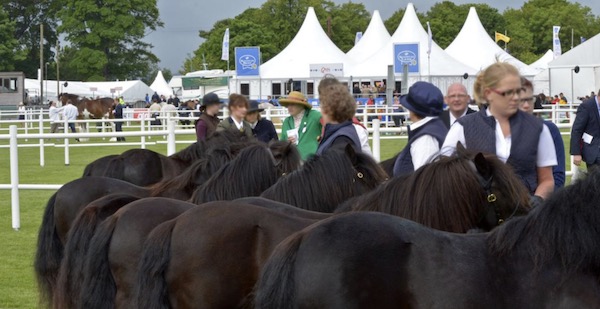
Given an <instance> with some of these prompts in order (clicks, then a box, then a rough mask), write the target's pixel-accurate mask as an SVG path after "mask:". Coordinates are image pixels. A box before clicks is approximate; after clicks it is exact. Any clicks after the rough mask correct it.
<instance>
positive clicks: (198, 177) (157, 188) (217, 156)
mask: <svg viewBox="0 0 600 309" xmlns="http://www.w3.org/2000/svg"><path fill="white" fill-rule="evenodd" d="M232 158H233V156H232V155H231V153H229V151H228V149H227V148H222V149H219V150H214V151H211V152H210V153H209V154H208V155H207V156H206V157H205V158H203V159H200V160H196V161H194V162H193V163H192V165H190V166H189V167H188V168H186V169H185V170H184V171H183V173H182V174H180V175H177V176H176V177H174V178H171V179H167V180H164V181H161V182H158V183H156V184H154V185H152V186H150V195H151V196H163V195H164V193H165V192H181V193H183V194H184V195H186V196H187V197H190V196H192V194H193V192H194V190H195V189H196V188H197V187H198V186H200V185H202V184H203V183H204V182H205V181H206V180H208V179H209V178H210V177H211V176H212V175H213V174H214V173H215V172H216V171H217V170H218V169H219V168H221V166H223V165H225V164H226V163H227V162H229V161H230V160H231V159H232Z"/></svg>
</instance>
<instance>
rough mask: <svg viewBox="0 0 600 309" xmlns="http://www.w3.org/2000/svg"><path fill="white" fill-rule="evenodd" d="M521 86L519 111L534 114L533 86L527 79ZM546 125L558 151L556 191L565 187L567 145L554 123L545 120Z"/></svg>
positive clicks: (555, 175)
mask: <svg viewBox="0 0 600 309" xmlns="http://www.w3.org/2000/svg"><path fill="white" fill-rule="evenodd" d="M521 85H522V86H523V92H521V98H520V100H521V101H520V105H519V109H521V110H522V111H524V112H526V113H529V114H533V110H534V103H535V96H534V95H533V84H532V83H531V81H529V80H528V79H527V78H525V77H521ZM544 125H545V126H546V127H548V130H549V131H550V135H552V141H553V142H554V148H555V149H556V161H557V163H558V164H557V165H555V166H553V167H552V176H553V177H554V190H556V189H558V188H562V187H564V185H565V176H566V175H565V144H564V143H563V139H562V136H561V135H560V130H559V129H558V127H557V126H556V125H555V124H554V123H553V122H552V121H548V120H545V121H544Z"/></svg>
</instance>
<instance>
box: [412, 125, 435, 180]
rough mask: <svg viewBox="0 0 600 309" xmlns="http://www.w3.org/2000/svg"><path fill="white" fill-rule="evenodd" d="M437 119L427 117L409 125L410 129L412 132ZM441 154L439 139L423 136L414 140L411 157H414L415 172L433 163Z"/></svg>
mask: <svg viewBox="0 0 600 309" xmlns="http://www.w3.org/2000/svg"><path fill="white" fill-rule="evenodd" d="M436 118H437V117H425V118H423V119H421V120H419V121H417V122H415V123H413V124H411V125H409V127H410V129H411V130H416V129H418V128H420V127H422V126H424V125H425V124H426V123H428V122H429V121H431V120H433V119H436ZM439 152H440V144H439V143H438V141H437V139H435V137H433V136H431V135H428V134H427V135H423V136H421V137H419V138H417V139H416V140H414V141H413V142H412V144H411V146H410V155H411V157H412V163H413V166H414V168H415V171H416V170H417V169H418V168H419V167H421V166H423V165H425V164H427V163H429V162H431V160H432V159H433V158H435V157H436V156H437V155H438V154H439Z"/></svg>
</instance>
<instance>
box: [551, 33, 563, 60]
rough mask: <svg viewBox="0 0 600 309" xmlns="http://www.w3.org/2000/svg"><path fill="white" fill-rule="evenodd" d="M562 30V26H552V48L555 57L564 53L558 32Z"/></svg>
mask: <svg viewBox="0 0 600 309" xmlns="http://www.w3.org/2000/svg"><path fill="white" fill-rule="evenodd" d="M559 32H560V26H553V27H552V50H553V51H554V58H556V57H558V56H560V55H562V48H561V46H560V37H559V36H558V33H559Z"/></svg>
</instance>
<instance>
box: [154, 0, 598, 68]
mask: <svg viewBox="0 0 600 309" xmlns="http://www.w3.org/2000/svg"><path fill="white" fill-rule="evenodd" d="M333 1H334V2H336V3H344V2H347V1H342V0H333ZM440 1H441V0H424V1H419V2H414V3H415V8H416V9H417V11H418V12H427V11H428V10H429V8H430V7H431V6H432V5H433V4H435V3H437V2H440ZM264 2H266V1H264V0H222V1H207V0H200V1H199V0H158V9H159V11H160V18H161V20H162V21H163V22H164V24H165V25H164V27H163V28H160V29H158V30H156V31H154V32H152V33H150V34H149V35H148V36H147V38H146V41H147V42H149V43H151V44H152V45H154V48H153V52H154V54H155V55H156V56H157V57H158V58H159V59H160V60H161V62H160V64H159V66H160V67H161V68H168V69H170V70H171V72H173V74H177V72H178V71H179V70H180V69H181V68H182V66H183V62H184V60H185V58H186V57H187V56H188V55H192V53H193V52H194V50H196V49H197V48H198V46H199V45H200V44H201V43H202V40H201V39H200V37H199V36H198V31H199V30H210V29H212V26H213V25H214V23H215V22H217V21H219V20H222V19H226V18H233V17H235V16H236V15H238V14H240V13H242V12H243V11H244V10H246V9H247V8H250V7H256V8H258V7H260V6H261V5H262V4H263V3H264ZM352 2H363V3H365V7H366V9H367V10H368V11H370V12H373V11H374V10H379V12H380V14H381V17H382V18H383V20H384V21H385V20H386V19H388V18H389V17H390V16H391V15H392V14H393V13H394V12H395V11H397V10H398V9H399V8H405V7H406V4H407V3H408V1H390V0H368V1H367V0H364V1H352ZM473 2H475V1H473V0H471V1H465V0H454V3H456V4H459V5H460V4H464V3H473ZM480 2H481V3H487V4H489V5H490V6H492V7H495V8H497V9H498V10H499V11H500V12H503V11H504V10H505V9H506V8H507V7H513V8H518V7H521V6H522V5H523V1H519V0H486V1H480ZM572 2H573V1H572ZM579 3H581V5H583V6H588V7H590V8H592V12H596V14H597V12H600V1H598V0H582V1H579Z"/></svg>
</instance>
